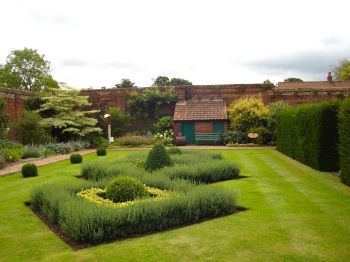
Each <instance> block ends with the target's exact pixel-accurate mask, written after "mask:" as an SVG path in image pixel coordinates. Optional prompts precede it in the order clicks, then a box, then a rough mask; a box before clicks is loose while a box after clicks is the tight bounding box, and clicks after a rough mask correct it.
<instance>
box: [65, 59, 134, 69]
mask: <svg viewBox="0 0 350 262" xmlns="http://www.w3.org/2000/svg"><path fill="white" fill-rule="evenodd" d="M61 64H62V66H72V67H95V68H101V69H113V68H124V69H134V70H136V69H137V68H136V66H134V65H133V64H131V63H128V62H116V61H102V62H92V61H87V60H81V59H65V60H62V61H61Z"/></svg>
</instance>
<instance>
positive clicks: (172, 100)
mask: <svg viewBox="0 0 350 262" xmlns="http://www.w3.org/2000/svg"><path fill="white" fill-rule="evenodd" d="M176 101H177V95H176V92H175V89H174V88H166V89H163V90H162V91H160V90H159V88H157V87H152V88H147V89H145V90H143V91H142V92H136V91H135V92H133V93H132V94H131V97H130V100H129V102H128V106H129V110H130V112H131V113H132V115H134V116H135V117H136V118H143V119H152V120H153V119H158V118H159V117H160V116H161V112H160V109H161V108H162V107H164V106H167V107H169V106H174V105H175V104H176Z"/></svg>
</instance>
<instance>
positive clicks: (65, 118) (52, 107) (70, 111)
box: [38, 89, 101, 137]
mask: <svg viewBox="0 0 350 262" xmlns="http://www.w3.org/2000/svg"><path fill="white" fill-rule="evenodd" d="M42 99H43V100H44V103H43V104H42V105H41V106H40V109H39V110H38V112H40V113H42V114H45V112H48V111H50V112H54V113H53V114H52V115H51V116H50V117H45V118H43V120H42V125H43V126H44V127H47V128H51V129H52V130H56V131H57V130H58V132H59V133H58V134H59V135H58V136H62V135H63V134H65V133H68V134H69V135H71V136H73V137H84V136H86V135H89V134H91V133H95V132H97V133H98V132H101V129H100V128H98V127H96V123H97V120H96V119H95V118H92V117H88V116H89V115H93V114H96V113H98V112H99V110H90V111H85V110H82V109H81V108H83V107H86V106H90V105H91V103H89V102H88V96H82V95H80V94H79V91H78V90H73V89H69V90H56V91H53V92H52V93H51V94H49V95H48V96H45V97H43V98H42Z"/></svg>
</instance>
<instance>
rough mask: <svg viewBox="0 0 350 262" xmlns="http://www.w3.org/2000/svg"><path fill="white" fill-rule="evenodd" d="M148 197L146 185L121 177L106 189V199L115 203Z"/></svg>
mask: <svg viewBox="0 0 350 262" xmlns="http://www.w3.org/2000/svg"><path fill="white" fill-rule="evenodd" d="M146 195H147V191H146V188H145V185H144V184H142V183H141V182H140V181H139V180H137V179H135V178H132V177H127V176H119V177H117V178H116V179H114V180H113V181H112V182H111V183H110V184H109V185H108V186H107V187H106V197H107V198H108V199H110V200H112V201H113V202H125V201H130V200H134V199H136V198H142V197H144V196H146Z"/></svg>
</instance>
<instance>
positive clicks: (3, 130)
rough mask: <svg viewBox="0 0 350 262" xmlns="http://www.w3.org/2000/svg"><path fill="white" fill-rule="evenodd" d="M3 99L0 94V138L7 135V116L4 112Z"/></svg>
mask: <svg viewBox="0 0 350 262" xmlns="http://www.w3.org/2000/svg"><path fill="white" fill-rule="evenodd" d="M5 106H6V103H5V99H4V98H3V97H1V96H0V140H2V139H5V138H6V137H7V124H8V117H7V115H6V113H5Z"/></svg>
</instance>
